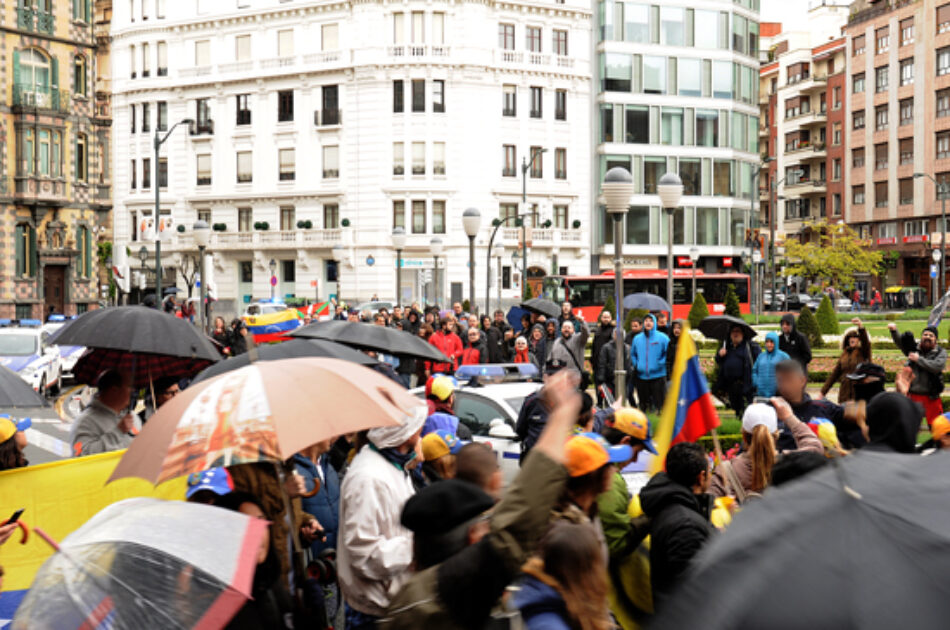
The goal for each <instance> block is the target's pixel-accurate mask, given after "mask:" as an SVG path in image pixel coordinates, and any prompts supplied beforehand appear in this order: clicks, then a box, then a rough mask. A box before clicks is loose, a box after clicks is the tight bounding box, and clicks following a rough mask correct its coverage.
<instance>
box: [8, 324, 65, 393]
mask: <svg viewBox="0 0 950 630" xmlns="http://www.w3.org/2000/svg"><path fill="white" fill-rule="evenodd" d="M42 324H43V322H41V321H40V320H38V319H21V320H19V321H15V320H9V319H0V365H3V366H4V367H6V368H9V369H11V370H13V371H14V372H16V373H17V374H19V375H20V378H22V379H23V380H24V381H26V382H27V383H29V384H30V385H32V386H33V389H34V390H35V391H37V392H39V393H40V394H43V395H47V394H50V393H53V392H56V391H59V386H60V383H61V381H62V373H63V370H62V366H61V364H60V355H59V348H58V347H56V346H51V345H49V343H48V342H47V341H48V339H49V336H50V334H49V333H48V332H46V331H43V330H42V329H41V326H42Z"/></svg>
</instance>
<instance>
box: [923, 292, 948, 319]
mask: <svg viewBox="0 0 950 630" xmlns="http://www.w3.org/2000/svg"><path fill="white" fill-rule="evenodd" d="M948 306H950V291H947V292H946V293H944V294H943V297H941V298H940V299H939V300H937V303H936V304H934V306H933V308H932V309H930V316H929V317H928V318H927V325H928V326H939V325H940V322H941V321H942V320H943V316H944V315H945V314H946V313H947V307H948Z"/></svg>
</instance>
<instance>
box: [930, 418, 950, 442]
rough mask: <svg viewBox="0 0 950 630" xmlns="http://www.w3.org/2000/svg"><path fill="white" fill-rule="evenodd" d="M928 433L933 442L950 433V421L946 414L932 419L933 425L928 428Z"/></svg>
mask: <svg viewBox="0 0 950 630" xmlns="http://www.w3.org/2000/svg"><path fill="white" fill-rule="evenodd" d="M930 433H931V435H933V438H934V440H939V439H940V438H942V437H943V436H945V435H947V434H948V433H950V419H948V418H947V414H943V415H941V416H937V417H936V418H934V423H933V425H932V426H931V427H930Z"/></svg>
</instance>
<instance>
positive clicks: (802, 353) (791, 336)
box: [778, 313, 811, 370]
mask: <svg viewBox="0 0 950 630" xmlns="http://www.w3.org/2000/svg"><path fill="white" fill-rule="evenodd" d="M782 321H783V322H789V323H790V324H791V325H792V330H791V332H789V333H788V334H787V335H786V334H785V333H784V332H779V335H778V349H779V350H781V351H782V352H784V353H785V354H787V355H788V357H789V358H790V359H795V360H796V361H798V362H799V363H801V364H802V367H803V368H805V370H807V369H808V364H809V363H811V346H810V345H809V344H808V338H807V337H805V335H803V334H802V333H801V332H799V330H798V326H797V325H796V324H795V316H794V315H792V314H791V313H786V314H785V315H782Z"/></svg>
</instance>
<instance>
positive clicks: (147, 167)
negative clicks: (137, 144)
mask: <svg viewBox="0 0 950 630" xmlns="http://www.w3.org/2000/svg"><path fill="white" fill-rule="evenodd" d="M151 187H152V159H151V158H144V159H143V160H142V189H143V190H148V189H149V188H151Z"/></svg>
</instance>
